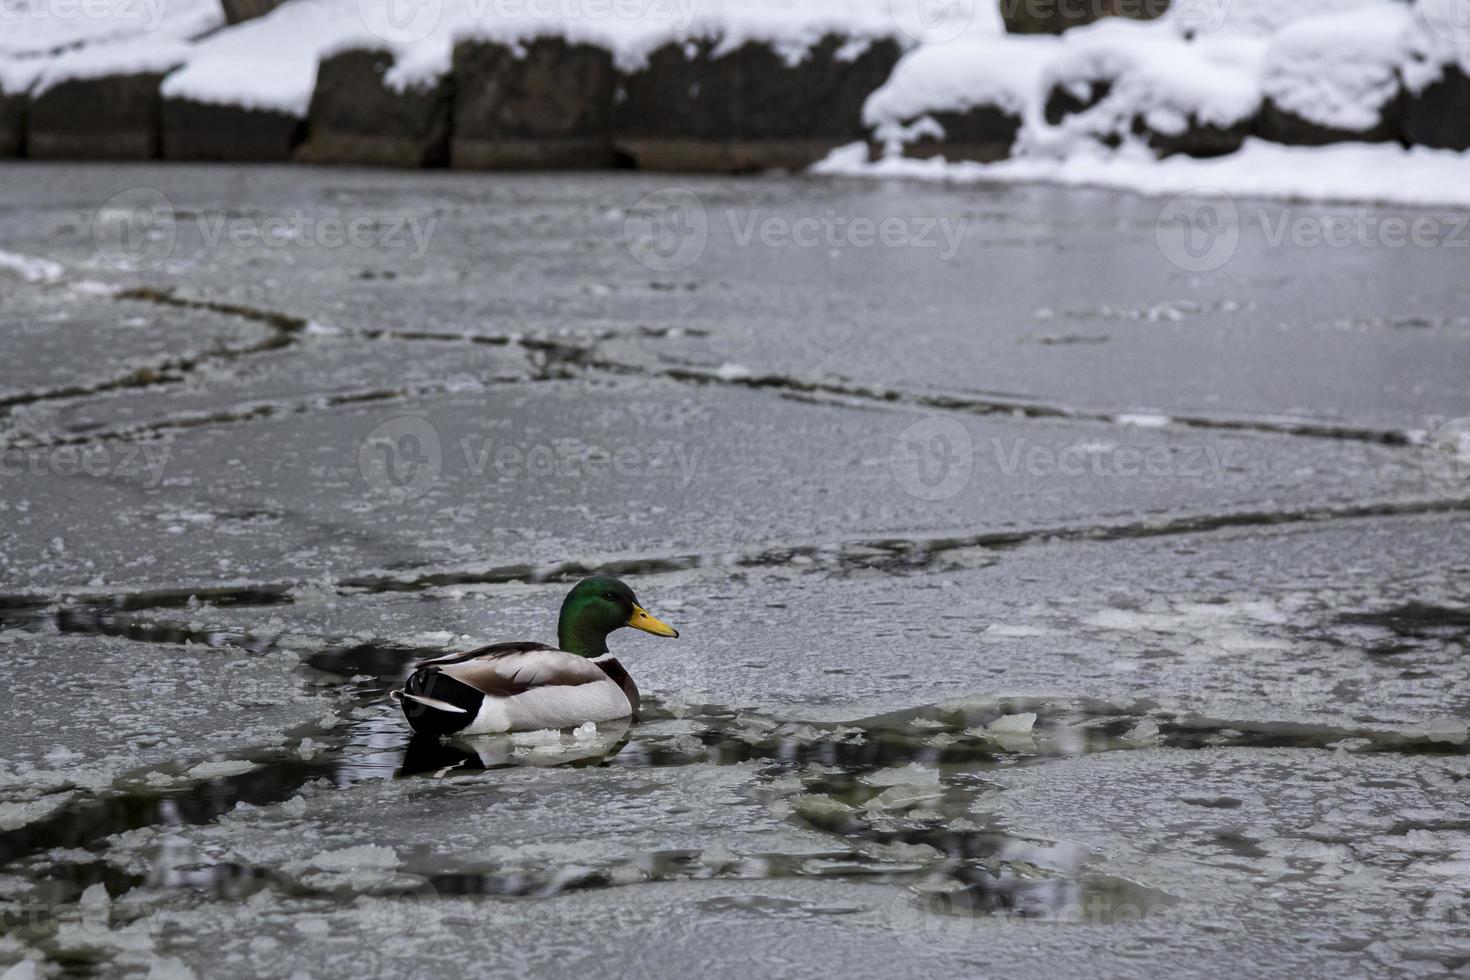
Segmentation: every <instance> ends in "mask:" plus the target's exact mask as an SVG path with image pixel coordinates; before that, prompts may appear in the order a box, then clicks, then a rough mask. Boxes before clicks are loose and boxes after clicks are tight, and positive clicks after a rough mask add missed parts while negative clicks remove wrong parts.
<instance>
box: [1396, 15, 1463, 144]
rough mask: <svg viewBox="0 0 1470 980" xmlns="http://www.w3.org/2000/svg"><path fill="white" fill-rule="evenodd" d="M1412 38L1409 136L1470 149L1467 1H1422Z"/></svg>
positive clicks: (1406, 74)
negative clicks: (1465, 3)
mask: <svg viewBox="0 0 1470 980" xmlns="http://www.w3.org/2000/svg"><path fill="white" fill-rule="evenodd" d="M1414 13H1415V18H1414V24H1413V26H1412V28H1411V29H1410V30H1409V32H1408V37H1407V47H1408V51H1407V56H1406V58H1405V61H1404V64H1403V65H1402V67H1401V74H1402V76H1403V79H1404V88H1405V105H1404V138H1405V139H1407V140H1408V141H1409V142H1410V143H1415V144H1420V145H1423V146H1434V147H1444V148H1448V149H1454V150H1465V149H1470V20H1466V18H1465V9H1464V6H1463V3H1462V2H1461V0H1418V2H1417V3H1416V5H1415V11H1414Z"/></svg>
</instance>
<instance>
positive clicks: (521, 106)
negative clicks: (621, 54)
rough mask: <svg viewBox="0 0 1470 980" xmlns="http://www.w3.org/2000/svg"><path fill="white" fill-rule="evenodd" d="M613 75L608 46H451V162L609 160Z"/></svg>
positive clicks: (505, 164)
mask: <svg viewBox="0 0 1470 980" xmlns="http://www.w3.org/2000/svg"><path fill="white" fill-rule="evenodd" d="M615 79H616V75H615V73H614V71H613V64H612V54H611V53H610V52H608V51H606V50H604V49H602V48H598V47H594V46H592V45H588V44H568V43H567V42H566V41H564V40H562V39H560V38H541V39H538V40H536V41H533V42H531V43H529V44H527V45H526V46H525V48H524V50H523V51H521V52H519V53H518V52H517V51H515V50H513V49H512V48H510V47H509V46H507V45H504V44H499V43H496V42H490V41H465V42H462V43H460V44H458V45H456V46H455V49H454V67H453V84H454V111H453V117H454V126H453V135H452V137H451V140H450V162H451V164H452V165H453V166H455V167H464V168H495V169H499V168H511V169H516V168H537V167H595V166H611V165H612V163H613V150H612V136H611V121H612V99H613V89H614V86H615Z"/></svg>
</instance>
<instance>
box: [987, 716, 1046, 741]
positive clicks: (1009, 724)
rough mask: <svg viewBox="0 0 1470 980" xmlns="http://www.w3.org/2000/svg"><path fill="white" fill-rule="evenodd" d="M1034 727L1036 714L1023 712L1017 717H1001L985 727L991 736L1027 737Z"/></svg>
mask: <svg viewBox="0 0 1470 980" xmlns="http://www.w3.org/2000/svg"><path fill="white" fill-rule="evenodd" d="M1034 727H1036V712H1034V711H1023V712H1022V713H1021V714H1018V715H1001V716H1000V717H999V718H997V719H995V721H992V722H991V723H990V724H988V725H986V726H985V730H986V731H988V732H990V733H991V734H993V735H1029V734H1030V733H1031V729H1032V728H1034Z"/></svg>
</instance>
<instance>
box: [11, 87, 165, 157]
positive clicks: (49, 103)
mask: <svg viewBox="0 0 1470 980" xmlns="http://www.w3.org/2000/svg"><path fill="white" fill-rule="evenodd" d="M162 80H163V76H162V75H160V74H156V73H145V74H136V75H104V76H102V77H99V78H75V79H70V80H68V81H64V82H61V83H59V84H57V85H53V86H52V87H50V88H48V89H46V91H44V92H42V93H41V94H39V95H37V96H35V97H34V98H32V99H31V105H30V111H29V113H28V114H27V119H26V123H27V135H26V152H27V154H28V155H29V156H32V157H35V158H37V159H72V160H151V159H153V158H155V157H157V156H158V105H159V98H158V84H159V82H160V81H162Z"/></svg>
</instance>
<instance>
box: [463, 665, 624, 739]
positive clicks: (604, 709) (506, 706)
mask: <svg viewBox="0 0 1470 980" xmlns="http://www.w3.org/2000/svg"><path fill="white" fill-rule="evenodd" d="M632 713H633V706H632V705H631V704H629V703H628V696H627V695H626V694H624V693H623V690H622V688H620V687H618V685H617V684H615V683H613V681H612V678H604V679H603V680H600V681H594V682H592V683H590V684H552V685H547V686H545V687H533V688H531V689H530V690H529V691H523V692H522V693H520V694H515V695H512V696H510V697H508V698H497V697H486V698H485V700H484V701H483V702H482V703H481V705H480V711H479V713H478V714H476V715H475V720H474V721H473V722H471V723H470V725H469V727H467V728H465V729H464V730H463V731H461V733H460V734H462V735H488V734H492V733H494V732H531V731H537V730H539V729H542V728H575V727H577V726H578V725H581V724H584V723H586V722H589V721H592V722H603V721H612V720H613V719H615V718H626V717H628V716H629V715H631V714H632Z"/></svg>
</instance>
